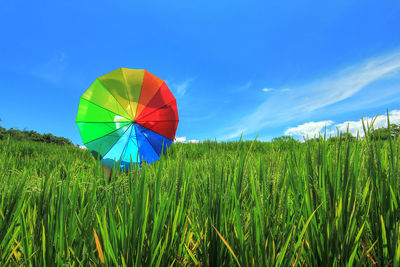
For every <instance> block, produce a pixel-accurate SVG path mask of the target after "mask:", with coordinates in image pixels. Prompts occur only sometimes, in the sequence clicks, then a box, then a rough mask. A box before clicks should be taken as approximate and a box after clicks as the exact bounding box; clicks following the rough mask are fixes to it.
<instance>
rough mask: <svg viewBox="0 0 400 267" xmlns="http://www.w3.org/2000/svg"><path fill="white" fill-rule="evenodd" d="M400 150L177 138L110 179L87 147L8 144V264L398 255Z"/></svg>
mask: <svg viewBox="0 0 400 267" xmlns="http://www.w3.org/2000/svg"><path fill="white" fill-rule="evenodd" d="M367 132H368V130H367ZM399 152H400V140H399V139H395V140H390V141H372V140H370V139H369V138H368V134H367V137H366V138H365V139H363V140H358V141H356V142H350V141H348V140H343V141H340V142H334V143H332V142H327V141H325V140H323V139H320V140H319V142H306V143H296V142H289V143H262V142H257V141H255V142H232V143H216V142H204V143H201V144H174V145H173V146H172V147H171V148H170V149H169V150H168V152H167V154H166V155H164V156H163V157H162V158H161V159H160V160H159V161H157V162H156V163H154V164H152V165H149V166H143V167H142V168H141V169H133V170H131V171H130V172H128V173H124V172H117V171H114V173H113V177H112V179H111V180H110V181H108V180H107V179H104V178H103V177H104V176H103V173H102V172H103V169H102V168H101V166H100V165H99V164H98V162H96V160H95V159H94V158H93V157H92V156H91V155H90V154H89V152H87V151H84V150H80V149H78V148H75V147H72V146H57V145H48V144H38V143H32V142H15V141H11V140H5V141H1V142H0V192H1V197H0V265H21V264H22V265H27V266H46V265H51V266H52V265H66V264H68V265H75V266H88V265H105V266H108V265H123V266H172V265H175V266H182V265H183V266H185V265H196V266H235V265H240V266H289V265H293V266H297V265H307V266H345V265H346V266H355V265H359V266H365V265H379V266H386V265H388V266H399V265H400V227H399V226H400V209H399V201H400V191H399V189H400V188H399V187H400V179H399V174H400V169H399V168H400V167H399Z"/></svg>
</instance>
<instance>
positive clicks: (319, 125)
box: [285, 110, 400, 138]
mask: <svg viewBox="0 0 400 267" xmlns="http://www.w3.org/2000/svg"><path fill="white" fill-rule="evenodd" d="M363 119H364V124H365V127H368V125H369V126H371V125H372V122H373V121H374V120H375V121H374V123H373V128H374V129H378V128H382V127H387V116H386V115H379V116H377V117H376V118H375V117H374V118H370V117H364V118H363ZM389 119H390V123H393V124H400V110H392V111H391V112H389ZM332 124H333V121H330V120H328V121H318V122H307V123H303V124H301V125H298V126H296V127H292V128H289V129H287V130H286V131H285V135H291V136H298V137H303V136H305V137H308V138H313V137H314V136H318V135H319V134H320V133H321V134H324V131H325V126H326V127H327V129H326V133H327V136H335V135H337V133H338V131H339V132H347V128H348V129H349V133H351V134H352V135H353V136H357V135H359V136H360V137H363V136H364V128H363V123H362V120H361V119H360V120H358V121H345V122H342V123H338V124H334V125H332ZM328 126H329V127H328Z"/></svg>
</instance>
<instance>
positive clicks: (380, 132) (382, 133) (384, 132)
mask: <svg viewBox="0 0 400 267" xmlns="http://www.w3.org/2000/svg"><path fill="white" fill-rule="evenodd" d="M399 135H400V127H399V125H397V124H390V132H389V129H388V128H387V127H386V128H385V127H383V128H378V129H374V130H372V132H371V134H370V138H371V139H372V140H388V139H389V136H391V137H392V138H395V137H398V136H399Z"/></svg>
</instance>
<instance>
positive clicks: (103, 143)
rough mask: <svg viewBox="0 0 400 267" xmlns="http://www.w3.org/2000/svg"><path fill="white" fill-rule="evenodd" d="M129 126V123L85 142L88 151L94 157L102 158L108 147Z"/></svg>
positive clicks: (110, 146)
mask: <svg viewBox="0 0 400 267" xmlns="http://www.w3.org/2000/svg"><path fill="white" fill-rule="evenodd" d="M129 127H130V125H126V126H124V127H122V128H120V129H118V130H116V131H114V132H111V133H109V134H107V135H105V136H103V137H100V138H98V139H95V140H93V141H90V142H89V143H86V144H85V146H86V147H87V149H88V150H89V151H90V152H92V154H93V156H94V157H95V158H97V157H98V156H100V159H102V158H103V157H104V155H105V154H107V153H108V151H110V149H111V148H112V147H113V145H114V144H115V143H116V142H117V141H118V139H119V138H121V136H122V135H123V134H124V133H125V132H126V131H127V130H128V128H129Z"/></svg>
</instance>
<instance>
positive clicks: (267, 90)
mask: <svg viewBox="0 0 400 267" xmlns="http://www.w3.org/2000/svg"><path fill="white" fill-rule="evenodd" d="M262 90H263V92H271V91H275V89H274V88H263V89H262Z"/></svg>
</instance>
